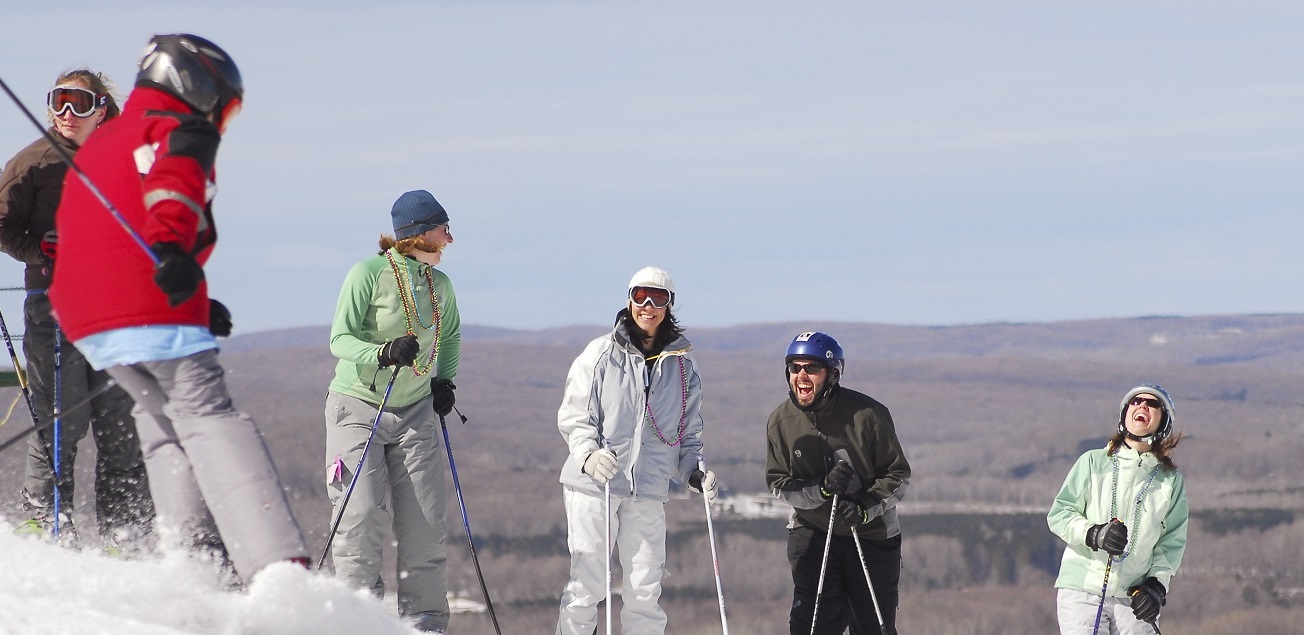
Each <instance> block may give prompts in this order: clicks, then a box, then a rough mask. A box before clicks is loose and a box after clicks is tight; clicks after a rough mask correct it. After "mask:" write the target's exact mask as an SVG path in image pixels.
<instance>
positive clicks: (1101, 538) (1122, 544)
mask: <svg viewBox="0 0 1304 635" xmlns="http://www.w3.org/2000/svg"><path fill="white" fill-rule="evenodd" d="M1087 546H1088V547H1091V550H1092V551H1100V550H1101V549H1104V550H1105V551H1106V552H1107V553H1109V555H1111V556H1119V555H1122V554H1123V551H1124V550H1125V549H1127V526H1126V525H1124V524H1123V521H1121V520H1119V519H1117V518H1115V519H1114V520H1111V521H1109V522H1108V523H1106V524H1104V525H1093V526H1092V527H1091V529H1088V530H1087Z"/></svg>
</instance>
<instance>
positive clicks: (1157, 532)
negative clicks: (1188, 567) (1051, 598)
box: [1046, 384, 1188, 635]
mask: <svg viewBox="0 0 1304 635" xmlns="http://www.w3.org/2000/svg"><path fill="white" fill-rule="evenodd" d="M1119 410H1120V412H1119V419H1118V431H1117V433H1115V434H1114V436H1113V438H1111V439H1110V440H1109V444H1108V446H1106V447H1105V448H1102V449H1098V450H1091V451H1089V452H1087V453H1085V454H1083V455H1082V456H1081V457H1079V458H1078V460H1077V462H1076V463H1074V464H1073V468H1072V469H1071V470H1069V474H1068V477H1066V478H1065V479H1064V485H1063V486H1062V487H1061V488H1060V491H1059V494H1058V495H1057V496H1056V497H1055V502H1054V504H1053V505H1052V506H1051V509H1050V513H1048V514H1047V515H1046V521H1047V523H1048V524H1049V525H1050V530H1051V531H1052V532H1054V533H1055V535H1057V536H1059V537H1060V539H1062V540H1063V541H1064V542H1065V543H1067V544H1068V547H1067V548H1066V549H1065V550H1064V558H1063V560H1062V561H1061V562H1060V572H1059V577H1058V578H1057V579H1056V580H1055V588H1057V589H1059V591H1058V593H1057V614H1058V617H1059V626H1060V633H1061V635H1070V634H1072V635H1079V634H1080V635H1094V634H1095V633H1098V632H1108V633H1111V634H1121V635H1135V634H1145V635H1153V634H1154V633H1157V632H1158V621H1159V613H1160V609H1161V608H1162V607H1163V605H1164V604H1165V602H1166V599H1167V594H1168V588H1169V585H1170V582H1171V580H1172V577H1173V575H1174V574H1175V573H1176V572H1177V568H1178V567H1179V566H1181V564H1182V554H1183V552H1185V551H1186V528H1187V520H1188V510H1187V505H1186V489H1185V486H1184V481H1183V478H1182V475H1181V473H1180V472H1178V471H1177V465H1176V464H1175V463H1173V459H1172V452H1173V448H1175V447H1176V446H1177V443H1178V441H1179V440H1180V439H1181V436H1182V435H1181V434H1176V435H1174V434H1173V424H1174V420H1175V418H1176V416H1175V414H1176V413H1175V411H1174V408H1173V400H1172V397H1171V396H1169V394H1168V392H1167V391H1165V390H1164V389H1163V388H1161V387H1159V386H1158V385H1156V384H1142V385H1140V386H1137V387H1136V388H1133V389H1132V390H1129V391H1128V392H1127V394H1126V395H1125V396H1124V397H1123V402H1122V404H1121V405H1120V407H1119Z"/></svg>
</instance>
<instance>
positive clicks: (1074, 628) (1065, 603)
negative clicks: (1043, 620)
mask: <svg viewBox="0 0 1304 635" xmlns="http://www.w3.org/2000/svg"><path fill="white" fill-rule="evenodd" d="M1055 603H1056V614H1057V615H1058V617H1059V627H1060V635H1091V634H1092V632H1093V631H1094V630H1095V627H1096V611H1097V610H1098V609H1099V608H1100V596H1099V595H1096V594H1094V593H1085V592H1083V591H1075V590H1073V589H1058V592H1057V593H1056V595H1055ZM1099 633H1100V634H1101V635H1104V634H1105V633H1108V634H1109V635H1155V629H1153V628H1151V626H1150V625H1149V624H1147V623H1145V622H1142V621H1141V620H1138V619H1137V618H1136V616H1135V615H1133V614H1132V601H1131V600H1129V599H1127V598H1112V597H1111V598H1105V609H1104V610H1103V611H1101V614H1100V631H1099Z"/></svg>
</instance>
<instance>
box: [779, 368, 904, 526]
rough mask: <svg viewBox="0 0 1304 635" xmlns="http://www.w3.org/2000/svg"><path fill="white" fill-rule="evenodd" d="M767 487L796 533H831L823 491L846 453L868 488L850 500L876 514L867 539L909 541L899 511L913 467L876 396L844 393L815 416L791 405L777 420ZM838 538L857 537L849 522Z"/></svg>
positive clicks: (835, 395) (823, 403) (833, 397)
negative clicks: (788, 512) (784, 506)
mask: <svg viewBox="0 0 1304 635" xmlns="http://www.w3.org/2000/svg"><path fill="white" fill-rule="evenodd" d="M766 439H767V445H768V446H769V450H768V452H767V454H766V459H765V483H766V485H767V486H769V488H770V491H771V492H772V493H773V494H774V495H775V496H777V497H779V498H780V499H781V500H783V501H784V502H786V503H788V504H790V505H792V506H793V515H792V519H791V521H790V524H789V526H790V527H796V526H798V525H801V526H805V527H810V528H813V529H817V530H819V531H828V529H829V512H830V511H831V507H830V501H829V499H827V498H825V497H824V495H823V494H822V493H821V491H820V484H821V483H822V482H823V479H824V476H825V475H826V474H828V472H829V470H831V469H833V466H834V464H835V463H836V461H837V455H836V453H837V452H838V451H839V450H845V454H846V456H847V457H848V458H849V459H850V461H849V462H850V464H851V467H852V468H853V469H855V471H856V476H857V477H858V478H859V480H860V482H861V484H862V487H861V488H860V490H859V491H858V492H855V493H854V494H851V495H850V496H849V498H851V499H853V500H855V501H856V502H858V503H860V504H861V505H862V506H863V507H864V508H866V509H867V510H869V513H870V515H871V516H873V520H871V521H870V522H869V524H867V525H863V526H861V527H860V528H859V530H858V531H859V533H860V535H861V536H863V537H867V538H871V539H877V540H882V539H886V538H891V537H893V536H896V535H898V534H900V533H901V525H900V523H899V522H898V521H897V512H896V504H897V502H899V501H900V500H901V498H902V496H903V495H904V494H905V490H906V486H907V485H908V484H909V482H910V464H909V463H908V462H907V461H906V455H905V452H904V451H903V450H902V449H901V443H900V441H898V440H897V436H896V427H895V426H894V425H893V423H892V415H891V414H890V413H889V412H888V409H887V407H886V406H884V405H883V404H881V403H879V402H877V401H875V400H874V399H873V398H871V397H870V396H868V395H865V394H863V393H859V392H856V391H854V390H851V389H849V388H844V387H842V386H835V387H834V389H833V390H832V391H831V392H830V393H829V394H828V395H827V396H826V397H825V398H824V399H823V401H821V402H820V403H818V404H817V405H816V406H815V407H814V408H812V409H810V410H802V409H800V408H798V407H797V405H796V404H795V403H793V401H792V399H791V397H789V399H787V400H785V401H784V402H783V404H782V405H780V406H779V407H778V408H775V409H774V412H773V413H771V414H770V421H769V425H768V426H767V430H766ZM833 533H834V534H836V535H849V534H850V529H849V528H848V527H847V526H846V525H844V524H842V522H841V520H839V521H837V522H836V523H835V524H834V530H833Z"/></svg>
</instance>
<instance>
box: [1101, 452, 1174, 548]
mask: <svg viewBox="0 0 1304 635" xmlns="http://www.w3.org/2000/svg"><path fill="white" fill-rule="evenodd" d="M1109 458H1110V460H1111V461H1113V462H1114V481H1113V484H1112V485H1111V486H1110V489H1109V497H1110V500H1109V517H1110V518H1111V519H1113V518H1118V463H1119V461H1118V452H1115V453H1114V454H1112V455H1111V456H1110V457H1109ZM1160 467H1162V465H1156V466H1155V469H1153V470H1151V471H1150V478H1148V479H1146V484H1145V485H1144V486H1142V487H1141V492H1140V493H1139V494H1137V495H1136V501H1134V502H1133V503H1132V522H1131V523H1130V524H1128V527H1129V528H1131V531H1129V532H1127V548H1126V549H1124V550H1123V555H1121V556H1119V558H1118V561H1119V562H1122V561H1124V560H1127V557H1128V555H1130V554H1131V553H1132V547H1133V546H1134V545H1135V544H1136V536H1137V534H1138V533H1139V532H1138V531H1137V523H1138V522H1140V521H1141V501H1143V500H1145V497H1146V492H1147V491H1149V490H1150V484H1151V483H1154V482H1155V477H1156V476H1158V475H1159V468H1160Z"/></svg>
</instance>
